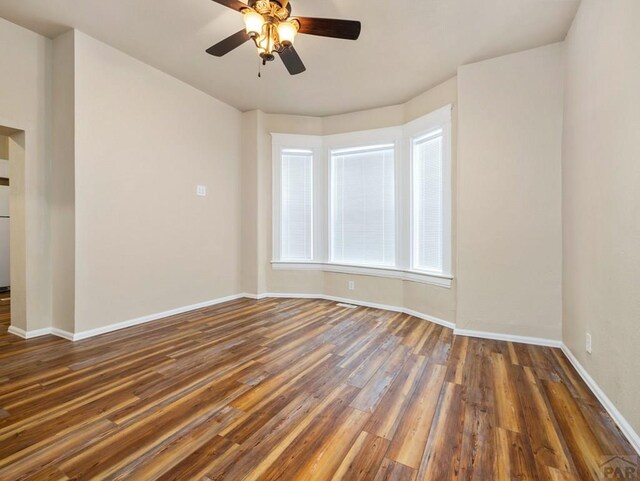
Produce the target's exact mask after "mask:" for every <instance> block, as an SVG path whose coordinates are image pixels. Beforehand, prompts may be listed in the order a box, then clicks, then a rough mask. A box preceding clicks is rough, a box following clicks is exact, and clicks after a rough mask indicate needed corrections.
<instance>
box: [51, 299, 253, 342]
mask: <svg viewBox="0 0 640 481" xmlns="http://www.w3.org/2000/svg"><path fill="white" fill-rule="evenodd" d="M243 297H245V295H244V294H234V295H232V296H226V297H220V298H218V299H213V300H210V301H205V302H200V303H198V304H192V305H190V306H184V307H178V308H177V309H171V310H169V311H164V312H158V313H156V314H150V315H148V316H143V317H138V318H136V319H130V320H128V321H123V322H118V323H116V324H109V325H108V326H103V327H98V328H96V329H91V330H88V331H82V332H77V333H74V334H71V333H68V332H65V331H59V332H60V333H64V334H66V335H71V339H70V340H72V341H81V340H83V339H88V338H90V337H95V336H99V335H100V334H106V333H108V332H113V331H119V330H120V329H125V328H127V327H133V326H138V325H140V324H145V323H147V322H151V321H157V320H158V319H164V318H165V317H171V316H175V315H177V314H184V313H185V312H189V311H195V310H196V309H202V308H203V307H210V306H215V305H216V304H222V303H223V302H229V301H235V300H236V299H241V298H243ZM53 334H56V333H55V332H54V333H53ZM61 337H65V339H69V338H68V337H66V336H65V335H63V336H61Z"/></svg>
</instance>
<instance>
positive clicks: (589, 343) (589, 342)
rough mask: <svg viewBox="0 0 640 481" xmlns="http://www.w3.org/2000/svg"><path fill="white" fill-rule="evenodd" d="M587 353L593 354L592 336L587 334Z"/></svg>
mask: <svg viewBox="0 0 640 481" xmlns="http://www.w3.org/2000/svg"><path fill="white" fill-rule="evenodd" d="M586 348H587V352H588V353H589V354H591V334H589V333H588V332H587V346H586Z"/></svg>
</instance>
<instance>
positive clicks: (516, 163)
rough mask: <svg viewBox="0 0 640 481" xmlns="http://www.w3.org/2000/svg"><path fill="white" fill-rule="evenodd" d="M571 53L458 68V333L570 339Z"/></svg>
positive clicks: (557, 50)
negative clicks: (564, 170)
mask: <svg viewBox="0 0 640 481" xmlns="http://www.w3.org/2000/svg"><path fill="white" fill-rule="evenodd" d="M562 92H563V76H562V46H561V44H554V45H551V46H547V47H542V48H537V49H533V50H528V51H526V52H520V53H516V54H513V55H507V56H505V57H500V58H496V59H492V60H487V61H484V62H479V63H475V64H472V65H467V66H463V67H460V68H459V69H458V101H459V106H458V109H459V110H458V113H459V126H458V127H459V142H458V149H459V150H458V168H459V174H458V188H459V195H458V235H459V242H458V277H457V280H458V304H457V306H458V312H457V315H458V317H457V327H458V328H460V329H471V330H479V331H488V332H494V333H504V334H511V335H521V336H532V337H540V338H547V339H557V340H560V339H561V333H562V327H561V326H562V318H561V312H562V293H561V278H562V274H561V266H562V261H561V255H562V227H561V207H560V202H561V170H560V165H561V137H562V101H563V94H562Z"/></svg>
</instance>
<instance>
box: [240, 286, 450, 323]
mask: <svg viewBox="0 0 640 481" xmlns="http://www.w3.org/2000/svg"><path fill="white" fill-rule="evenodd" d="M244 296H245V297H248V298H250V299H267V298H287V297H288V298H292V299H324V300H325V301H335V302H344V303H347V304H355V305H356V306H364V307H372V308H374V309H382V310H385V311H391V312H402V313H404V314H409V315H410V316H414V317H417V318H420V319H424V320H425V321H429V322H433V323H434V324H438V325H440V326H444V327H447V328H449V329H453V328H455V324H454V323H453V322H450V321H445V320H444V319H440V318H438V317H434V316H430V315H428V314H423V313H421V312H418V311H414V310H412V309H407V308H404V307H398V306H390V305H387V304H377V303H375V302H367V301H360V300H357V299H349V298H346V297H337V296H328V295H325V294H290V293H277V292H269V293H265V294H244Z"/></svg>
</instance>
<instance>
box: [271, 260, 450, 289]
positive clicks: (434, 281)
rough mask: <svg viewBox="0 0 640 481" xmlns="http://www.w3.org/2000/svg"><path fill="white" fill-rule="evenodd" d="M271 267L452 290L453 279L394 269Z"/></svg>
mask: <svg viewBox="0 0 640 481" xmlns="http://www.w3.org/2000/svg"><path fill="white" fill-rule="evenodd" d="M271 267H272V268H273V269H274V270H276V271H325V272H338V273H345V274H358V275H363V276H374V277H387V278H390V279H401V280H404V281H412V282H421V283H423V284H431V285H434V286H438V287H445V288H447V289H450V288H451V283H452V281H453V277H451V276H445V275H440V274H427V273H423V272H416V271H406V270H402V269H396V268H393V267H363V266H354V265H348V264H328V263H321V262H304V261H302V262H287V261H271Z"/></svg>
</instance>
